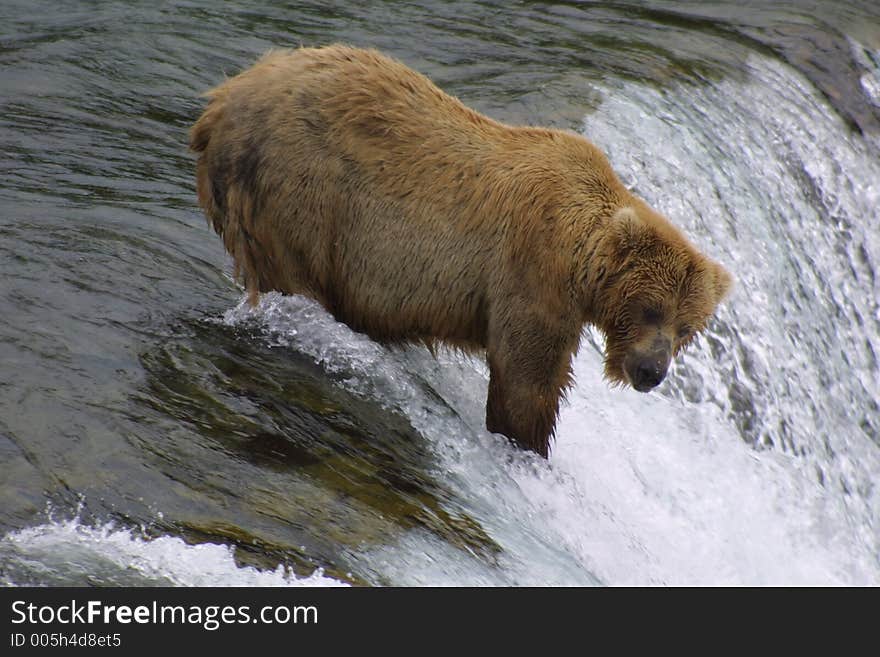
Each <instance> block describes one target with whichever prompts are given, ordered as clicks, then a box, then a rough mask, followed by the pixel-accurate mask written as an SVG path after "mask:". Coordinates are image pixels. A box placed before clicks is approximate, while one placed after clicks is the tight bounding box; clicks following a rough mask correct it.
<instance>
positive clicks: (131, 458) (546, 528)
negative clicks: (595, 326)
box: [0, 0, 880, 585]
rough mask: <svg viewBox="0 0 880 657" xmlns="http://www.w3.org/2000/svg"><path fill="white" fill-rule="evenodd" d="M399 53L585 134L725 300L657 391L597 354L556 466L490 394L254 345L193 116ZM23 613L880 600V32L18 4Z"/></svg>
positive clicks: (4, 447)
mask: <svg viewBox="0 0 880 657" xmlns="http://www.w3.org/2000/svg"><path fill="white" fill-rule="evenodd" d="M335 41H345V42H349V43H352V44H356V45H363V46H374V47H378V48H380V49H382V50H384V51H386V52H388V53H390V54H392V55H394V56H397V57H398V58H400V59H402V60H403V61H404V62H406V63H408V64H409V65H411V66H413V67H414V68H417V69H418V70H420V71H422V72H424V73H426V74H428V75H429V76H431V77H432V78H433V79H434V80H435V81H436V82H437V83H438V84H439V85H440V86H442V87H443V88H444V89H446V90H447V91H449V92H451V93H453V94H455V95H457V96H458V97H460V98H461V99H462V100H463V101H464V102H466V103H467V104H469V105H471V106H473V107H475V108H477V109H479V110H481V111H483V112H486V113H488V114H490V115H492V116H494V117H495V118H498V119H500V120H504V121H508V122H513V123H532V124H543V125H551V126H557V127H563V128H571V129H575V130H578V131H581V132H583V133H584V134H585V135H587V136H588V137H589V138H590V139H592V140H593V141H594V142H596V143H597V144H598V145H599V146H600V147H602V148H603V149H604V150H605V151H606V152H607V153H608V155H609V157H610V159H611V162H612V164H613V165H614V167H615V168H616V169H617V171H618V172H619V174H620V175H621V177H622V179H623V180H624V181H625V182H626V183H627V184H628V185H630V186H631V187H632V188H633V189H634V190H635V191H636V192H637V193H638V194H640V195H641V196H643V197H644V198H646V200H648V202H649V203H651V204H653V205H654V206H655V207H657V208H658V209H660V210H661V211H663V212H665V213H666V214H667V215H668V216H669V217H670V218H671V219H672V220H673V221H674V222H675V223H677V224H678V225H680V226H681V227H682V228H683V229H684V230H685V231H686V232H687V233H688V234H689V235H690V236H691V237H692V238H693V240H694V241H695V242H696V243H697V244H698V245H699V246H700V248H702V249H703V250H704V251H706V252H707V253H709V254H710V255H712V257H714V258H717V259H718V260H720V261H721V262H722V263H724V264H725V265H726V266H727V267H728V268H729V269H730V270H731V272H732V273H733V274H734V276H735V278H736V287H735V290H734V292H733V294H732V296H731V298H730V299H729V301H728V302H726V303H725V304H724V305H723V306H722V308H721V310H720V312H719V314H718V317H717V319H716V321H715V322H714V323H713V325H712V327H711V329H710V330H709V331H708V333H707V334H706V335H705V336H703V337H702V338H701V340H700V341H699V343H698V344H697V345H696V347H695V348H693V349H691V350H690V351H689V352H688V353H687V354H686V355H685V356H684V357H683V358H681V359H679V361H678V362H677V363H676V365H675V368H674V370H673V373H672V375H671V376H670V377H669V378H668V380H667V381H666V382H665V383H664V384H663V385H662V386H661V387H660V388H659V389H658V391H656V392H654V393H652V394H649V395H641V394H639V393H636V392H633V391H629V390H619V389H609V387H608V386H607V384H606V383H605V382H604V381H603V380H602V377H601V371H602V368H601V346H602V338H601V336H600V335H599V334H598V333H596V332H594V331H592V330H587V331H586V332H585V335H584V341H583V343H582V347H581V350H580V352H579V355H578V357H577V360H576V363H575V375H576V387H575V388H574V390H572V392H571V394H570V398H569V403H568V404H567V405H566V406H565V407H564V409H563V411H562V414H561V418H560V425H559V436H558V440H557V443H556V447H555V450H554V452H553V455H552V458H551V459H550V460H549V462H545V461H543V460H541V459H539V458H536V457H534V456H531V455H528V454H523V453H519V452H517V451H515V450H514V449H512V448H511V447H510V446H508V445H507V444H506V442H505V441H504V440H502V439H500V438H499V437H497V436H492V435H491V434H487V433H486V431H485V429H484V427H483V405H484V403H485V395H486V383H487V373H486V368H485V366H484V365H483V363H481V362H479V361H477V360H468V359H465V358H463V357H460V356H458V355H456V354H451V353H445V352H441V353H440V354H439V357H438V358H437V359H434V358H432V357H431V356H430V354H428V353H427V352H426V351H424V350H423V349H420V348H410V349H406V350H402V351H390V350H388V349H385V348H383V347H381V346H380V345H377V344H375V343H373V342H371V341H370V340H368V339H367V338H366V337H364V336H362V335H359V334H357V333H353V332H352V331H350V330H349V329H348V328H347V327H346V326H344V325H341V324H338V323H336V322H335V321H334V320H333V319H332V317H330V316H329V315H328V314H327V313H325V312H324V311H323V310H322V309H321V308H320V307H318V306H316V305H315V304H314V303H312V302H310V301H308V300H306V299H302V298H296V297H290V298H284V297H280V296H278V295H274V294H273V295H267V296H266V297H265V298H264V299H263V301H262V302H261V304H260V305H259V307H258V308H257V309H256V310H254V311H251V310H249V309H248V308H247V306H246V305H245V304H243V303H242V292H241V290H240V289H239V288H238V287H237V286H236V285H235V284H234V283H233V281H232V280H231V277H230V274H231V265H230V262H229V260H228V258H227V257H226V256H225V254H224V252H223V249H222V245H221V242H220V240H219V239H218V238H217V237H216V236H215V235H213V233H212V232H211V231H210V230H209V228H208V226H207V224H206V222H205V219H204V218H203V216H202V214H201V212H200V210H199V209H198V207H197V204H196V198H195V191H194V176H193V169H194V158H193V157H192V155H191V154H190V153H188V152H187V147H186V146H187V130H188V128H189V126H190V125H191V124H192V122H193V121H194V120H195V118H196V117H197V116H198V114H199V112H200V109H201V107H202V106H203V101H202V99H200V97H199V96H200V94H201V93H202V92H204V91H205V90H206V89H208V88H210V87H211V86H213V85H214V84H216V83H217V82H218V81H220V80H222V79H223V76H224V75H232V74H234V73H236V72H238V71H239V70H241V69H242V68H244V67H246V66H247V65H249V64H250V63H251V62H252V61H254V60H255V58H256V57H258V56H259V55H260V54H261V53H262V52H263V51H265V50H266V49H268V48H270V47H273V46H295V45H299V44H305V45H320V44H326V43H331V42H335ZM0 174H2V181H0V582H2V583H6V584H49V585H55V584H138V585H149V584H168V583H173V584H213V585H227V584H229V585H231V584H338V583H353V584H591V583H605V584H659V583H666V584H682V583H701V584H728V583H731V584H768V583H777V584H788V583H790V584H800V583H812V584H836V583H844V584H874V585H877V584H880V491H878V488H877V483H878V482H880V407H878V401H880V364H878V357H880V356H878V352H880V306H878V298H880V272H878V266H880V220H878V216H877V208H878V207H880V5H878V4H877V3H876V2H873V1H872V0H863V1H861V2H856V1H851V2H831V1H827V2H818V1H813V2H809V1H807V2H794V1H791V2H757V3H748V9H746V8H745V7H744V4H743V3H734V2H661V1H650V2H586V3H575V2H563V3H556V4H554V3H541V2H517V3H488V2H475V1H471V2H448V3H440V2H437V3H433V2H415V3H413V2H408V3H398V2H384V3H379V2H376V3H354V2H339V3H273V2H245V1H239V2H230V3H214V2H199V1H192V2H169V3H165V2H120V1H117V2H55V1H53V2H35V1H34V0H28V1H27V2H18V1H16V0H3V2H0Z"/></svg>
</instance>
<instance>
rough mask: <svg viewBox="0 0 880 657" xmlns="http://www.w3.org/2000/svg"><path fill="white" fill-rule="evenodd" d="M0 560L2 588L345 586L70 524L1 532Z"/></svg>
mask: <svg viewBox="0 0 880 657" xmlns="http://www.w3.org/2000/svg"><path fill="white" fill-rule="evenodd" d="M0 562H2V563H3V564H4V569H5V570H6V571H7V574H6V575H5V581H4V580H3V579H0V583H2V584H3V585H5V586H10V585H16V584H29V581H28V580H30V579H35V580H36V581H37V582H39V583H41V584H50V585H54V586H85V585H90V584H99V585H104V586H106V585H110V586H145V585H164V586H345V584H344V583H342V582H340V581H338V580H335V579H332V578H330V577H326V576H324V574H323V573H322V572H321V571H320V569H319V570H316V571H315V572H314V573H312V574H311V575H309V576H308V577H297V576H296V575H295V574H293V573H291V572H290V571H288V570H285V568H284V567H283V566H278V568H276V569H275V570H273V571H261V570H258V569H256V568H252V567H249V566H239V565H238V564H236V562H235V555H234V552H233V550H232V548H230V547H228V546H226V545H215V544H212V543H201V544H198V545H190V544H188V543H185V542H184V541H183V540H181V539H179V538H176V537H172V536H160V537H159V538H155V539H152V540H146V539H144V538H142V537H140V536H138V535H137V534H136V533H135V532H134V531H132V530H130V529H120V528H117V527H114V526H112V525H104V526H101V527H89V526H87V525H83V524H81V523H80V522H79V520H77V519H72V520H63V521H57V520H50V521H49V522H47V523H46V524H43V525H39V526H37V527H30V528H27V529H22V530H19V531H16V532H11V533H9V534H7V535H6V536H4V537H3V538H0Z"/></svg>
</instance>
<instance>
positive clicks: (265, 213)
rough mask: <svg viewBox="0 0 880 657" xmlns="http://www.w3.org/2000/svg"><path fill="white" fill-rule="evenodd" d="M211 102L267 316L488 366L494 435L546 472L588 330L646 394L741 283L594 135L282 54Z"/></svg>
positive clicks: (230, 221)
mask: <svg viewBox="0 0 880 657" xmlns="http://www.w3.org/2000/svg"><path fill="white" fill-rule="evenodd" d="M207 96H208V97H209V98H210V101H209V103H208V106H207V108H206V109H205V111H204V113H203V114H202V116H201V118H199V120H198V122H197V123H196V124H195V126H194V127H193V128H192V131H191V148H192V149H193V150H194V151H196V152H197V153H198V154H199V156H198V164H197V186H198V197H199V202H200V204H201V206H202V208H203V209H204V211H205V213H206V215H207V216H208V218H209V221H210V222H211V223H212V224H213V226H214V229H215V230H216V231H217V233H219V234H220V235H221V236H222V237H223V241H224V244H225V246H226V249H227V250H228V251H229V252H230V253H231V254H232V256H233V259H234V261H235V267H236V274H237V275H240V276H241V278H242V279H243V282H244V284H245V286H246V288H247V290H248V291H249V292H250V294H251V300H252V301H255V300H256V298H257V296H258V294H259V293H260V292H264V291H268V290H279V291H281V292H282V293H286V294H304V295H308V296H310V297H312V298H314V299H317V300H318V301H319V302H320V303H321V304H323V306H324V307H325V308H326V309H327V310H328V311H329V312H331V313H332V314H333V315H334V316H335V317H336V318H337V319H338V320H340V321H343V322H345V323H346V324H348V325H349V326H350V327H351V328H352V329H354V330H356V331H361V332H364V333H366V334H367V335H369V336H370V337H371V338H373V339H374V340H377V341H381V342H384V343H397V344H399V343H406V342H418V343H423V344H425V345H427V346H428V347H429V348H433V346H434V345H435V344H436V343H437V342H438V341H439V342H442V343H444V344H447V345H451V346H453V347H457V348H461V349H464V350H468V351H474V350H482V349H485V353H486V357H487V360H488V364H489V371H490V381H489V394H488V401H487V405H486V426H487V428H488V429H489V430H490V431H492V432H497V433H502V434H504V435H505V436H507V437H508V438H510V439H511V440H512V441H514V442H515V443H516V444H517V445H519V446H521V447H524V448H527V449H530V450H534V451H535V452H537V453H538V454H540V455H542V456H544V457H546V456H547V455H548V453H549V448H550V441H551V438H552V436H553V432H554V427H555V424H556V416H557V412H558V408H559V400H560V398H561V397H562V395H563V394H564V392H565V390H566V388H567V387H568V386H569V384H570V382H571V359H572V356H573V354H574V353H575V352H576V350H577V348H578V342H579V339H580V335H581V331H582V328H583V325H584V324H585V323H591V324H593V325H595V326H597V327H599V328H600V329H601V330H602V331H603V332H604V334H605V337H606V356H605V375H606V377H607V379H609V380H610V381H611V382H613V383H628V384H630V385H632V386H633V387H634V388H635V389H636V390H640V391H648V390H651V389H652V388H654V387H655V386H657V384H659V383H660V382H661V381H662V380H663V378H664V376H665V374H666V370H667V368H668V366H669V363H670V359H671V358H672V356H674V355H675V354H676V353H678V352H679V351H680V350H681V349H682V348H683V347H684V346H685V345H687V344H688V343H689V342H691V340H692V339H693V338H694V336H695V335H696V334H697V333H698V332H699V331H700V330H701V329H703V328H704V327H705V325H706V322H707V320H708V319H709V317H710V316H711V315H712V313H713V312H714V310H715V307H716V305H717V304H718V302H719V301H720V300H721V299H722V297H723V296H724V295H725V292H726V291H727V289H728V287H729V285H730V275H729V274H728V273H727V272H726V271H725V270H724V269H723V268H722V267H721V266H720V265H718V264H717V263H715V262H713V261H711V260H709V259H708V258H706V257H705V256H703V255H702V254H701V253H699V252H698V251H697V250H696V249H695V248H694V247H693V246H692V245H691V244H690V243H689V242H688V240H687V239H686V238H685V236H684V235H683V234H682V233H681V232H680V231H679V230H678V229H677V228H675V227H674V226H673V225H672V224H670V223H669V221H667V220H666V219H665V218H664V217H662V216H661V215H660V214H658V213H656V212H654V211H653V210H652V209H651V208H650V207H648V206H647V205H646V204H645V203H644V202H643V201H641V200H640V199H638V198H636V197H635V196H633V195H632V194H631V193H630V192H629V191H628V190H627V189H626V188H625V187H624V186H623V184H622V183H621V182H620V180H619V179H618V178H617V176H616V175H615V174H614V172H613V171H612V169H611V166H610V165H609V163H608V160H607V159H606V158H605V156H604V155H603V154H602V153H601V152H600V151H599V149H598V148H597V147H596V146H594V145H593V144H592V143H590V142H589V141H588V140H587V139H585V138H584V137H582V136H580V135H578V134H576V133H573V132H567V131H563V130H555V129H545V128H535V127H518V126H510V125H505V124H503V123H499V122H497V121H494V120H492V119H490V118H488V117H486V116H484V115H482V114H480V113H478V112H476V111H474V110H472V109H469V108H468V107H466V106H465V105H463V104H462V103H461V102H460V101H459V100H458V99H456V98H453V97H452V96H449V95H447V94H446V93H444V92H443V91H441V90H440V89H439V88H437V87H436V86H435V85H434V84H433V83H432V82H431V81H430V80H428V79H427V78H426V77H424V76H423V75H421V74H419V73H417V72H415V71H413V70H411V69H409V68H408V67H406V66H404V65H403V64H401V63H400V62H398V61H395V60H394V59H390V58H388V57H386V56H384V55H382V54H380V53H379V52H376V51H374V50H361V49H356V48H351V47H347V46H343V45H333V46H328V47H324V48H301V49H298V50H285V51H273V52H270V53H268V54H267V55H265V56H264V57H263V58H262V59H260V60H259V61H258V62H257V63H256V64H255V65H254V66H253V67H252V68H250V69H248V70H246V71H245V72H243V73H241V74H239V75H237V76H236V77H234V78H232V79H229V80H227V81H225V82H224V83H222V84H221V85H219V86H218V87H216V88H215V89H213V90H212V91H210V92H209V93H208V94H207Z"/></svg>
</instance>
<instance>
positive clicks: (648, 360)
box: [623, 347, 672, 392]
mask: <svg viewBox="0 0 880 657" xmlns="http://www.w3.org/2000/svg"><path fill="white" fill-rule="evenodd" d="M671 358H672V355H671V353H670V350H669V349H668V348H666V347H663V348H660V349H654V350H652V351H651V352H649V353H647V354H640V353H633V354H631V357H630V358H627V359H626V361H625V362H624V364H623V366H624V370H625V371H626V375H627V377H628V378H629V382H630V384H631V385H632V387H633V388H635V389H636V390H638V391H639V392H648V391H650V390H653V389H654V388H656V387H657V386H658V385H660V383H661V382H662V381H663V379H664V378H665V377H666V370H667V369H669V361H670V360H671Z"/></svg>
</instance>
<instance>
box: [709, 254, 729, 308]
mask: <svg viewBox="0 0 880 657" xmlns="http://www.w3.org/2000/svg"><path fill="white" fill-rule="evenodd" d="M712 274H713V276H712V278H713V281H712V283H713V285H712V288H713V290H714V292H715V302H716V303H718V302H720V301H721V300H722V299H724V297H726V296H727V293H728V292H730V287H731V285H733V277H732V276H731V275H730V272H728V271H727V270H726V269H725V268H724V267H722V266H721V265H719V264H718V263H717V262H713V263H712Z"/></svg>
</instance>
